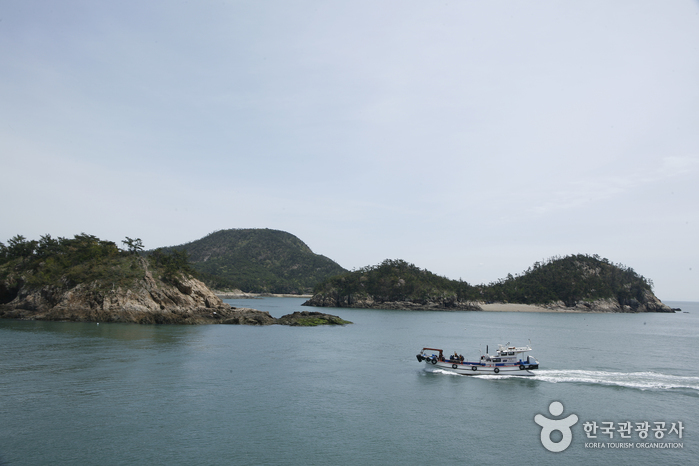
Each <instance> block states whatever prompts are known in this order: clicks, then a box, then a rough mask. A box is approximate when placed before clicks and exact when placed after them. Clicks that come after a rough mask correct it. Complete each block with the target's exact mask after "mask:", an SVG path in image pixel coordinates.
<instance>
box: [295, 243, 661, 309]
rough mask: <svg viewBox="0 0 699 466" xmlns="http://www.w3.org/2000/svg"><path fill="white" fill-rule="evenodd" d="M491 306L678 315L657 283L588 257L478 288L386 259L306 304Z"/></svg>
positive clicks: (336, 281) (555, 261)
mask: <svg viewBox="0 0 699 466" xmlns="http://www.w3.org/2000/svg"><path fill="white" fill-rule="evenodd" d="M488 302H500V303H519V304H534V305H540V306H545V307H548V308H549V309H558V310H563V309H566V310H573V309H574V310H580V311H602V312H672V310H671V309H670V308H669V307H668V306H666V305H664V304H663V303H661V302H660V300H658V298H656V297H655V295H654V294H653V292H652V282H651V281H650V280H648V279H646V278H645V277H643V276H641V275H639V274H637V273H636V272H635V271H634V270H633V269H631V268H629V267H626V266H623V265H621V264H613V263H611V262H610V261H609V260H607V259H602V258H600V257H599V256H588V255H582V254H578V255H573V256H567V257H563V258H558V257H557V258H552V259H549V260H548V261H544V262H541V263H539V262H537V263H536V264H534V266H533V267H530V268H529V269H528V270H526V271H525V272H523V273H522V274H520V275H517V276H512V275H511V274H509V275H508V276H507V278H505V279H501V280H499V281H497V282H494V283H490V284H488V285H476V286H473V285H470V284H468V283H466V282H463V281H460V280H459V281H457V280H450V279H448V278H445V277H440V276H438V275H435V274H433V273H432V272H429V271H427V270H423V269H420V268H419V267H416V266H415V265H413V264H409V263H407V262H405V261H402V260H386V261H384V262H383V263H381V264H379V265H376V266H371V267H365V268H362V269H360V270H357V271H353V272H349V273H345V274H342V275H339V276H336V277H332V278H330V279H328V280H325V281H324V282H322V283H320V284H318V286H316V288H315V289H314V296H313V298H311V299H310V300H308V301H307V302H306V303H305V305H308V306H321V307H322V306H328V307H358V308H378V309H463V310H481V309H482V307H481V305H482V304H484V303H488Z"/></svg>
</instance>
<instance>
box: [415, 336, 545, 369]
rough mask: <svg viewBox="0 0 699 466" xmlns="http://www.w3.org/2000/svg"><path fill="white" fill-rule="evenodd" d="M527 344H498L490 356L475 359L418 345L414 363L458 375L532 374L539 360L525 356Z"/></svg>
mask: <svg viewBox="0 0 699 466" xmlns="http://www.w3.org/2000/svg"><path fill="white" fill-rule="evenodd" d="M531 350H532V348H531V344H529V345H527V346H510V344H509V343H507V344H506V345H498V350H497V352H496V353H495V354H494V355H490V354H488V347H487V346H486V350H485V354H482V355H481V358H480V360H478V361H465V360H464V357H463V356H462V355H460V354H458V353H457V352H456V351H455V352H454V354H452V355H450V356H444V351H443V350H441V349H439V348H422V351H420V353H419V354H418V355H417V362H423V361H424V362H425V364H426V365H427V368H429V369H443V370H446V371H450V372H456V373H457V374H462V375H525V376H526V375H534V374H533V373H532V372H531V371H533V370H535V369H538V368H539V361H537V360H536V359H535V358H534V357H532V356H529V355H527V353H528V352H529V351H531Z"/></svg>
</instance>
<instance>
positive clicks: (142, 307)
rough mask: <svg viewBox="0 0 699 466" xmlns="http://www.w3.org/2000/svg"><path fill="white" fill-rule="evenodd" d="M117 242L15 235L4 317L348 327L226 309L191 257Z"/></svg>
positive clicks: (2, 268)
mask: <svg viewBox="0 0 699 466" xmlns="http://www.w3.org/2000/svg"><path fill="white" fill-rule="evenodd" d="M122 243H123V244H124V245H125V249H120V248H119V247H118V246H117V245H116V243H114V242H111V241H103V240H101V239H99V238H97V237H95V236H92V235H87V234H84V233H83V234H79V235H75V237H74V238H61V237H59V238H52V237H51V236H50V235H45V236H42V237H41V239H40V240H39V241H35V240H27V239H26V238H24V237H23V236H21V235H18V236H15V237H14V238H12V239H10V240H9V241H8V244H7V245H5V244H4V243H0V318H15V319H27V320H57V321H82V322H134V323H142V324H149V323H150V324H204V323H222V324H246V325H271V324H282V325H304V326H311V325H337V324H340V325H344V324H347V323H351V322H347V321H343V320H342V319H340V318H339V317H337V316H332V315H328V314H323V313H319V312H313V313H308V312H306V313H294V314H289V315H287V316H284V317H282V318H280V319H276V318H274V317H272V316H270V315H269V313H267V312H262V311H258V310H255V309H247V308H242V309H237V308H234V307H231V306H230V305H228V304H226V303H224V302H223V301H222V300H221V299H220V298H219V297H217V296H216V295H215V294H214V293H213V292H212V291H211V290H210V289H209V288H208V287H207V286H206V285H205V284H204V283H202V282H201V281H200V280H198V279H197V278H196V275H197V272H196V271H195V270H194V269H193V268H192V266H191V264H190V262H189V260H188V258H187V253H186V252H185V251H181V250H172V251H163V250H160V249H158V250H155V251H152V252H151V253H150V254H147V255H144V253H143V245H142V242H141V240H140V239H138V238H137V239H132V238H128V237H127V238H126V239H125V240H124V241H122Z"/></svg>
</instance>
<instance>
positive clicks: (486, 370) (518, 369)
mask: <svg viewBox="0 0 699 466" xmlns="http://www.w3.org/2000/svg"><path fill="white" fill-rule="evenodd" d="M425 365H426V367H425V368H426V369H428V370H436V369H439V370H445V371H449V372H454V373H456V374H460V375H517V376H523V377H526V376H532V375H534V373H533V372H532V370H535V369H538V368H539V366H538V364H519V365H495V364H480V363H473V362H450V361H435V362H434V363H433V362H432V360H430V359H426V360H425Z"/></svg>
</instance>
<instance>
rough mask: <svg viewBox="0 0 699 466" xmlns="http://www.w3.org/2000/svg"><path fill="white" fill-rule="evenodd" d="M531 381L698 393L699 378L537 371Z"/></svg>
mask: <svg viewBox="0 0 699 466" xmlns="http://www.w3.org/2000/svg"><path fill="white" fill-rule="evenodd" d="M531 379H533V380H541V381H544V382H551V383H587V384H599V385H610V386H617V387H627V388H636V389H640V390H671V389H684V390H696V391H698V392H699V377H687V376H680V375H668V374H660V373H658V372H608V371H584V370H538V371H537V372H536V374H535V375H534V377H531Z"/></svg>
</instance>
